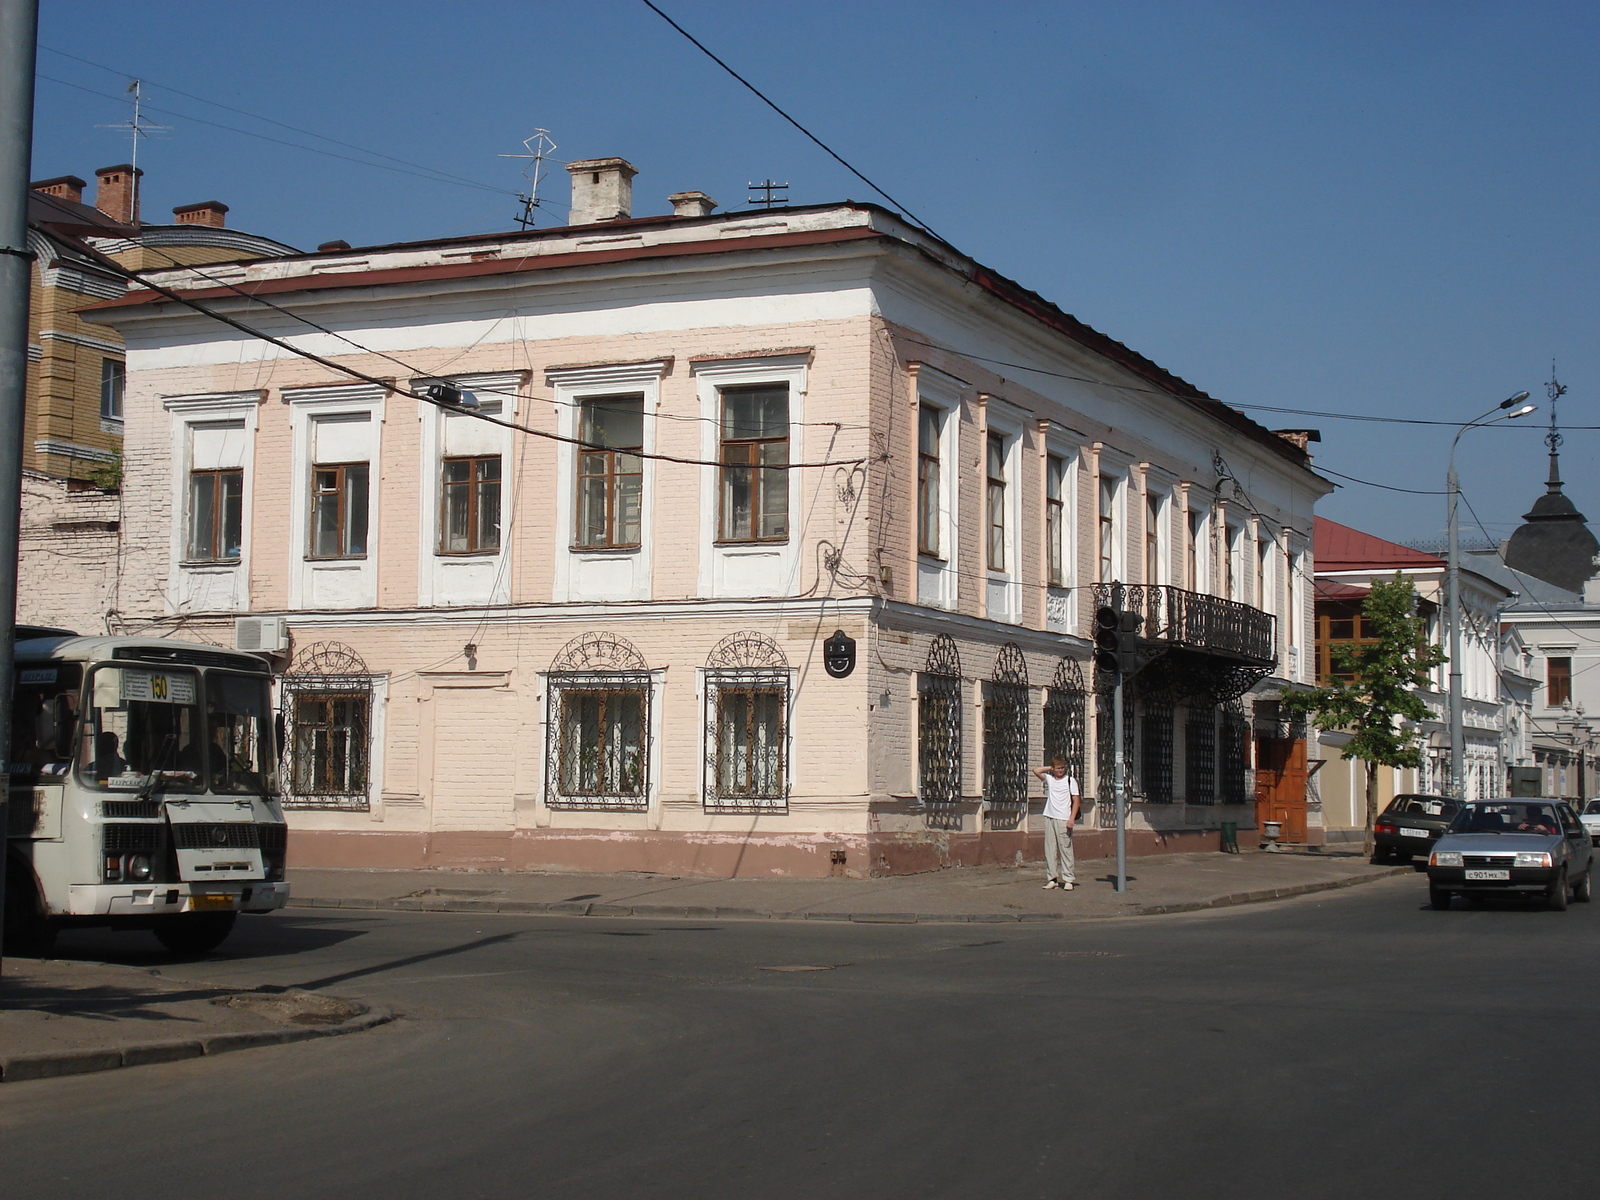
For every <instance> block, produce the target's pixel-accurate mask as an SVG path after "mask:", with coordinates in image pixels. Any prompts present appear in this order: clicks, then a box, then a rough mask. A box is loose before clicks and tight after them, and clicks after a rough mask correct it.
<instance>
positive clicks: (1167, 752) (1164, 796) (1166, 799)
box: [1140, 696, 1172, 804]
mask: <svg viewBox="0 0 1600 1200" xmlns="http://www.w3.org/2000/svg"><path fill="white" fill-rule="evenodd" d="M1140 743H1141V745H1140V749H1141V751H1142V754H1141V756H1140V767H1141V769H1140V777H1141V780H1142V782H1143V783H1144V798H1145V799H1146V800H1147V801H1149V802H1150V803H1151V804H1171V803H1172V700H1171V699H1170V698H1169V697H1167V696H1146V697H1145V701H1144V723H1143V729H1142V731H1141V736H1140Z"/></svg>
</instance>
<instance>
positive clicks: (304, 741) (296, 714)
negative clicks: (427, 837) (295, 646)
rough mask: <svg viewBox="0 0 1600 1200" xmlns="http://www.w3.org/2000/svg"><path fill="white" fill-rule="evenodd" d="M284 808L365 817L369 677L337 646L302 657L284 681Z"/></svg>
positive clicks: (325, 645) (319, 647)
mask: <svg viewBox="0 0 1600 1200" xmlns="http://www.w3.org/2000/svg"><path fill="white" fill-rule="evenodd" d="M282 695H283V709H282V711H283V717H284V722H285V725H286V726H287V728H286V730H285V732H286V734H287V736H286V737H285V738H284V756H283V757H284V761H283V764H282V766H283V770H282V772H281V777H282V778H283V780H284V781H285V795H284V798H283V806H284V807H285V808H323V809H336V810H339V811H344V812H365V811H366V810H367V809H368V808H370V807H371V798H370V796H369V794H368V785H369V777H368V763H369V760H370V756H371V721H372V676H371V675H370V674H369V673H368V671H367V664H366V663H365V662H364V661H363V660H362V658H361V656H360V655H359V654H357V653H356V652H355V651H354V650H352V649H350V647H348V646H345V645H343V644H341V643H339V642H318V643H315V644H314V645H312V646H310V647H308V648H307V649H306V650H304V651H303V652H302V653H301V654H300V655H299V657H298V658H296V659H295V662H294V665H293V666H291V667H290V668H289V671H288V673H287V674H285V675H284V677H283V684H282Z"/></svg>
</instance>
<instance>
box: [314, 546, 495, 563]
mask: <svg viewBox="0 0 1600 1200" xmlns="http://www.w3.org/2000/svg"><path fill="white" fill-rule="evenodd" d="M433 556H434V557H435V558H499V557H500V551H499V550H498V549H495V550H435V551H434V552H433ZM314 561H318V562H325V561H327V560H325V559H317V560H314Z"/></svg>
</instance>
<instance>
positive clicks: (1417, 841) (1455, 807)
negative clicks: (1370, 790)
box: [1372, 792, 1461, 863]
mask: <svg viewBox="0 0 1600 1200" xmlns="http://www.w3.org/2000/svg"><path fill="white" fill-rule="evenodd" d="M1460 810H1461V802H1460V801H1459V800H1452V799H1450V798H1449V797H1448V796H1420V795H1416V794H1414V793H1410V792H1406V793H1402V794H1401V795H1398V796H1396V797H1395V798H1394V799H1393V800H1392V801H1390V803H1389V807H1388V808H1386V809H1384V810H1383V811H1382V812H1381V813H1379V814H1378V819H1377V821H1376V822H1374V824H1373V826H1372V861H1373V862H1375V863H1384V862H1390V861H1393V860H1396V859H1398V860H1399V861H1401V862H1410V861H1411V860H1412V858H1413V857H1415V856H1416V855H1418V854H1426V853H1428V851H1429V850H1431V849H1432V848H1433V844H1434V843H1435V842H1436V841H1438V840H1439V838H1440V836H1441V835H1442V834H1443V833H1444V831H1445V828H1446V827H1447V826H1448V825H1449V824H1450V822H1451V821H1453V820H1455V816H1456V813H1458V812H1459V811H1460Z"/></svg>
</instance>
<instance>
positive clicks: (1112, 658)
mask: <svg viewBox="0 0 1600 1200" xmlns="http://www.w3.org/2000/svg"><path fill="white" fill-rule="evenodd" d="M1121 626H1122V614H1121V613H1120V612H1118V611H1117V610H1116V609H1114V608H1112V607H1111V606H1110V605H1109V604H1102V605H1101V606H1100V607H1099V608H1097V609H1095V612H1094V665H1095V666H1096V667H1098V668H1099V669H1100V670H1102V671H1104V672H1105V673H1106V674H1107V675H1115V674H1116V673H1117V667H1118V666H1119V665H1120V661H1121V660H1120V658H1119V656H1118V654H1117V649H1118V647H1119V645H1120V644H1121V643H1120V634H1119V630H1120V629H1121Z"/></svg>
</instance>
